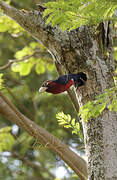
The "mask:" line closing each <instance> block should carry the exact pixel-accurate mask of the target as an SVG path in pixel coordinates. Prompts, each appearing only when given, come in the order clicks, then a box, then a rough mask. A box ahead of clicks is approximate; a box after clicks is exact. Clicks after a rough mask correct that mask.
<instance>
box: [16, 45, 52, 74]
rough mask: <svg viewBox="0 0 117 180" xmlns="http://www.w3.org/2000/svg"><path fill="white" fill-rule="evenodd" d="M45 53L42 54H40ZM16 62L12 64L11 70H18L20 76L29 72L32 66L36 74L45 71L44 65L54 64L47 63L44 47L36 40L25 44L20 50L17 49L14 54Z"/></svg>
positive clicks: (50, 66)
mask: <svg viewBox="0 0 117 180" xmlns="http://www.w3.org/2000/svg"><path fill="white" fill-rule="evenodd" d="M44 53H45V57H44V55H43V56H42V55H41V54H44ZM15 58H16V60H17V62H14V63H13V64H12V71H13V72H19V74H20V75H21V76H26V75H28V74H29V73H30V72H31V69H32V67H33V66H34V67H35V71H36V73H37V74H43V73H45V71H46V67H47V68H48V67H49V68H52V69H51V70H53V67H54V65H52V64H51V63H47V60H49V57H48V56H47V57H46V52H45V48H44V47H43V46H42V45H41V44H40V43H36V42H31V43H30V44H29V46H25V47H24V48H23V49H22V50H19V51H17V52H16V54H15Z"/></svg>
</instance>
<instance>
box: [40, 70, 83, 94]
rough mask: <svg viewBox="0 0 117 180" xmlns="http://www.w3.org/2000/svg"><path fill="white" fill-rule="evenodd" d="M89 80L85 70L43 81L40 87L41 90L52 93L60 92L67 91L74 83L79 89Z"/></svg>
mask: <svg viewBox="0 0 117 180" xmlns="http://www.w3.org/2000/svg"><path fill="white" fill-rule="evenodd" d="M86 81H87V76H86V74H85V73H83V72H79V73H77V74H66V75H62V76H59V77H58V78H57V79H55V80H46V81H44V82H43V84H42V86H41V87H40V89H39V92H45V91H46V92H48V93H52V94H60V93H62V92H64V91H67V90H68V89H69V88H70V87H71V86H72V85H74V86H75V87H76V88H77V89H78V87H80V86H83V85H85V83H86Z"/></svg>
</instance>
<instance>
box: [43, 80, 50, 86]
mask: <svg viewBox="0 0 117 180" xmlns="http://www.w3.org/2000/svg"><path fill="white" fill-rule="evenodd" d="M49 83H50V81H48V80H47V81H45V82H44V83H43V85H42V86H43V87H46V86H48V84H49Z"/></svg>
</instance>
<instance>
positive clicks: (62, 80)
mask: <svg viewBox="0 0 117 180" xmlns="http://www.w3.org/2000/svg"><path fill="white" fill-rule="evenodd" d="M71 79H72V77H71V76H69V75H63V76H60V77H59V78H58V79H56V80H54V81H53V82H56V83H57V84H63V85H66V84H67V83H68V82H69V81H70V80H71Z"/></svg>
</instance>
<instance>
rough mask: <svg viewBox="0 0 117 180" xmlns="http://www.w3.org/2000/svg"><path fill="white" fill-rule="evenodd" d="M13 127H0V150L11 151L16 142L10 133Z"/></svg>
mask: <svg viewBox="0 0 117 180" xmlns="http://www.w3.org/2000/svg"><path fill="white" fill-rule="evenodd" d="M11 129H12V128H11V127H5V128H1V129H0V152H2V151H5V150H7V151H8V150H9V151H10V150H11V148H12V146H13V144H14V143H15V139H14V137H13V135H12V134H11V133H10V131H11Z"/></svg>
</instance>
